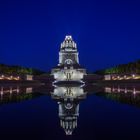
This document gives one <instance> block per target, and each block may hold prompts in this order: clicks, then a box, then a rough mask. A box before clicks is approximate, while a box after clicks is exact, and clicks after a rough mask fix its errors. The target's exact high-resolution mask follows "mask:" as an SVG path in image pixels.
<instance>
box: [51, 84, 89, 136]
mask: <svg viewBox="0 0 140 140" xmlns="http://www.w3.org/2000/svg"><path fill="white" fill-rule="evenodd" d="M51 95H52V98H53V99H54V100H56V101H57V102H58V105H59V118H60V125H61V127H62V128H63V129H64V131H65V133H66V135H72V132H73V130H74V129H75V128H76V127H77V118H78V116H79V102H80V101H81V100H82V99H85V98H86V93H84V90H83V88H82V87H80V86H78V87H72V86H71V87H70V86H69V87H60V86H56V87H55V89H54V92H53V93H52V94H51Z"/></svg>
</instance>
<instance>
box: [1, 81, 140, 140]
mask: <svg viewBox="0 0 140 140" xmlns="http://www.w3.org/2000/svg"><path fill="white" fill-rule="evenodd" d="M139 130H140V86H139V85H127V84H125V85H110V86H102V87H101V86H100V87H98V86H91V85H90V86H85V87H80V86H76V85H71V86H68V85H65V86H56V87H51V86H41V87H40V86H36V87H31V86H17V85H16V86H10V85H8V86H0V136H1V139H2V140H9V139H12V140H21V139H24V140H25V139H26V140H28V139H29V140H31V139H33V140H46V139H51V140H53V139H61V140H63V139H73V140H77V139H79V140H85V139H95V140H102V139H108V140H118V139H120V140H121V139H125V140H127V139H136V138H137V139H138V138H139V137H140V136H139Z"/></svg>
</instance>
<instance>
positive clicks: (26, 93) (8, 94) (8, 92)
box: [0, 86, 40, 104]
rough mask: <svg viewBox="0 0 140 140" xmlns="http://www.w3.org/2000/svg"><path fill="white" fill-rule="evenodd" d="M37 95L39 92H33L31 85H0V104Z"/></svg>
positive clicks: (19, 100)
mask: <svg viewBox="0 0 140 140" xmlns="http://www.w3.org/2000/svg"><path fill="white" fill-rule="evenodd" d="M38 96H40V94H38V93H33V91H32V87H22V88H20V87H19V86H17V87H12V86H10V87H3V86H1V87H0V104H6V103H12V102H21V101H23V100H30V99H32V98H35V97H38Z"/></svg>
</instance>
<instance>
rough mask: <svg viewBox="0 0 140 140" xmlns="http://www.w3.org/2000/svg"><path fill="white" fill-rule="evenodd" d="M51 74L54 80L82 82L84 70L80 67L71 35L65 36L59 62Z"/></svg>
mask: <svg viewBox="0 0 140 140" xmlns="http://www.w3.org/2000/svg"><path fill="white" fill-rule="evenodd" d="M51 74H52V75H53V76H54V79H55V80H56V81H55V82H61V81H77V82H82V81H81V80H82V79H83V77H84V75H85V74H86V70H85V69H83V68H81V66H80V64H79V57H78V51H77V46H76V43H75V42H74V41H73V39H72V37H71V36H66V37H65V40H64V42H63V43H61V48H60V52H59V64H58V66H57V67H55V68H53V69H52V71H51Z"/></svg>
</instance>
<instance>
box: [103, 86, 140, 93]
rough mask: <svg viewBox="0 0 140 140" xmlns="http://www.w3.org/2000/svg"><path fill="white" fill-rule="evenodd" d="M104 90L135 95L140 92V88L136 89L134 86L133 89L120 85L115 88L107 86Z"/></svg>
mask: <svg viewBox="0 0 140 140" xmlns="http://www.w3.org/2000/svg"><path fill="white" fill-rule="evenodd" d="M104 91H105V92H107V93H133V94H134V95H136V94H137V93H139V94H140V90H138V89H137V90H136V88H135V87H134V88H133V89H131V88H130V89H129V88H127V87H125V88H120V87H119V86H118V88H114V87H105V88H104Z"/></svg>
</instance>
